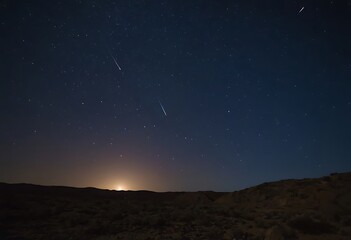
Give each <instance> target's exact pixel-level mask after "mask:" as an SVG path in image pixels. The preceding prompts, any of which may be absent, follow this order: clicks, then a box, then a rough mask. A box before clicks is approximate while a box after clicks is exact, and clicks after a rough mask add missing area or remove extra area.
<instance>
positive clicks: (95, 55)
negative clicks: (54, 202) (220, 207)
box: [0, 0, 351, 191]
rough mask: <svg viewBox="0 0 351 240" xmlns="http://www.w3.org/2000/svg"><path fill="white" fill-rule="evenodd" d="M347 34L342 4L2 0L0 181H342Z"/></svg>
mask: <svg viewBox="0 0 351 240" xmlns="http://www.w3.org/2000/svg"><path fill="white" fill-rule="evenodd" d="M300 10H301V12H299V11H300ZM350 23H351V2H350V1H320V0H315V1H292V0H291V1H282V0H275V1H273V0H270V1H259V0H256V1H247V0H245V1H244V0H242V1H218V0H213V1H202V0H201V1H200V0H197V1H185V0H181V1H179V0H174V1H156V0H150V1H137V0H135V1H134V0H133V1H132V0H130V1H129V0H121V1H91V0H89V1H68V0H67V1H46V0H45V1H44V0H29V1H24V0H23V1H19V0H7V1H6V0H5V1H4V0H2V1H0V52H1V53H0V56H1V57H0V107H1V117H0V181H2V182H27V183H35V184H43V185H68V186H94V187H99V188H110V189H113V188H118V187H121V188H124V189H149V190H156V191H179V190H184V191H196V190H215V191H232V190H237V189H241V188H244V187H248V186H253V185H255V184H259V183H262V182H265V181H273V180H278V179H285V178H302V177H318V176H322V175H327V174H329V173H331V172H344V171H350V170H351V140H350V138H351V44H350V43H351V27H350ZM117 64H118V66H117ZM119 67H120V68H121V70H120V69H119ZM162 107H163V108H164V111H165V112H164V111H163V109H162Z"/></svg>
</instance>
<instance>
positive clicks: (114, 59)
mask: <svg viewBox="0 0 351 240" xmlns="http://www.w3.org/2000/svg"><path fill="white" fill-rule="evenodd" d="M111 57H112V58H113V61H114V62H115V63H116V65H117V67H118V69H119V70H120V71H121V70H122V69H121V67H120V66H119V64H118V62H117V60H116V58H115V57H114V56H112V55H111Z"/></svg>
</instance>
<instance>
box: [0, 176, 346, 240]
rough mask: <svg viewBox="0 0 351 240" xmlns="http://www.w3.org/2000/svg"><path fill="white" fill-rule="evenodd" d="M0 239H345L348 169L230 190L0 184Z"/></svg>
mask: <svg viewBox="0 0 351 240" xmlns="http://www.w3.org/2000/svg"><path fill="white" fill-rule="evenodd" d="M2 239H7V240H9V239H17V240H20V239H22V240H24V239H57V240H60V239H100V240H103V239H111V240H112V239H184V240H185V239H228V240H229V239H230V240H233V239H236V240H238V239H257V240H258V239H265V240H279V239H316V240H317V239H322V240H323V239H325V240H327V239H342V240H346V239H351V173H340V174H332V175H330V176H327V177H322V178H318V179H301V180H282V181H277V182H271V183H264V184H261V185H258V186H256V187H252V188H247V189H244V190H241V191H236V192H231V193H216V192H210V191H208V192H166V193H158V192H151V191H111V190H102V189H96V188H73V187H61V186H38V185H32V184H6V183H0V240H2Z"/></svg>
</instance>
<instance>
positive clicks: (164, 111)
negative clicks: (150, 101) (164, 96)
mask: <svg viewBox="0 0 351 240" xmlns="http://www.w3.org/2000/svg"><path fill="white" fill-rule="evenodd" d="M157 100H158V103H159V104H160V107H161V108H162V111H163V113H164V114H165V116H166V117H167V113H166V110H165V109H164V107H163V105H162V103H161V101H160V99H157Z"/></svg>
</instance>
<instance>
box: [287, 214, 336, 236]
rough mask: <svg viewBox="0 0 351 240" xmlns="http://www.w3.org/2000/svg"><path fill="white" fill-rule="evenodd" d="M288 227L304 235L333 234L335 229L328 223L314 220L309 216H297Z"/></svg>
mask: <svg viewBox="0 0 351 240" xmlns="http://www.w3.org/2000/svg"><path fill="white" fill-rule="evenodd" d="M290 226H291V227H293V228H295V229H297V230H299V231H300V232H302V233H305V234H314V235H317V234H323V233H334V232H335V227H334V226H333V225H331V224H330V223H328V222H323V221H319V220H315V219H313V218H311V217H309V216H299V217H296V218H295V219H293V220H292V221H291V222H290Z"/></svg>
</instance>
